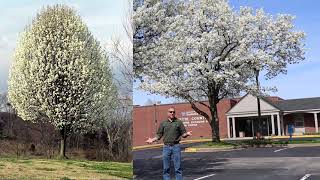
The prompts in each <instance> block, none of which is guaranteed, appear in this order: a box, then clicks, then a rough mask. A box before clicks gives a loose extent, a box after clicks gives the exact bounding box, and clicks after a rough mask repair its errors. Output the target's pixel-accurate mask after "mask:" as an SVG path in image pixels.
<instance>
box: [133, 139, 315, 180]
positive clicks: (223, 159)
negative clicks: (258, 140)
mask: <svg viewBox="0 0 320 180" xmlns="http://www.w3.org/2000/svg"><path fill="white" fill-rule="evenodd" d="M188 146H189V145H183V148H185V147H188ZM161 150H162V149H161V148H158V149H150V150H140V151H134V152H133V156H134V160H133V168H134V177H135V178H134V179H137V180H150V179H152V180H157V179H159V180H161V179H162V152H161ZM182 164H183V177H184V180H201V179H203V180H210V179H212V180H320V147H273V148H248V149H237V150H231V151H223V152H195V153H185V152H183V153H182ZM171 170H173V165H172V168H171ZM171 174H172V179H174V172H173V171H172V172H171Z"/></svg>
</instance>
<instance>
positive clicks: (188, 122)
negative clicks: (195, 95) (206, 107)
mask: <svg viewBox="0 0 320 180" xmlns="http://www.w3.org/2000/svg"><path fill="white" fill-rule="evenodd" d="M181 116H182V117H179V119H180V120H181V121H182V122H183V124H184V125H185V126H186V127H197V126H198V125H199V124H204V123H206V122H207V120H206V118H204V117H203V116H201V115H199V114H198V113H196V112H195V111H187V112H181ZM188 116H192V117H190V118H189V117H188Z"/></svg>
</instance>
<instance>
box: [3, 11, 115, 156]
mask: <svg viewBox="0 0 320 180" xmlns="http://www.w3.org/2000/svg"><path fill="white" fill-rule="evenodd" d="M8 90H9V92H8V94H9V101H10V103H11V104H12V105H13V107H14V108H15V109H16V110H17V111H18V114H19V116H20V117H21V118H23V119H24V120H31V121H35V120H36V119H39V118H41V119H46V121H47V122H49V123H51V124H52V125H54V127H55V128H57V129H58V130H59V131H60V135H61V142H60V144H61V145H60V156H61V157H66V155H65V147H66V139H67V136H68V135H69V134H70V133H72V132H87V131H92V130H94V129H96V128H97V127H99V125H100V124H101V123H100V121H102V120H104V119H103V118H101V115H104V114H106V111H107V110H108V108H107V107H108V104H109V103H111V102H113V99H114V96H116V88H115V87H114V86H113V83H112V77H111V72H110V69H109V66H108V59H107V57H106V55H105V53H104V52H103V50H102V49H101V47H100V45H99V42H98V41H97V40H96V39H95V38H94V37H93V35H92V34H91V33H90V32H89V30H88V27H87V26H86V25H85V24H84V22H82V20H81V18H80V17H79V16H78V15H76V12H75V11H74V10H73V9H71V8H69V7H67V6H64V5H55V6H52V7H47V8H45V9H43V10H42V11H41V12H40V13H39V14H38V15H37V17H36V18H35V19H34V20H33V22H32V24H31V25H29V26H27V27H26V29H25V31H24V32H23V33H22V35H21V37H20V40H19V42H18V46H17V48H16V51H15V57H14V61H13V63H12V66H11V68H10V74H9V87H8ZM102 112H103V113H102ZM103 117H105V116H103Z"/></svg>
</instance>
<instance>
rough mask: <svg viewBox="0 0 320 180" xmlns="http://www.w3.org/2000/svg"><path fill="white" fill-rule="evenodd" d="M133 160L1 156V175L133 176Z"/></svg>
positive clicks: (24, 177)
mask: <svg viewBox="0 0 320 180" xmlns="http://www.w3.org/2000/svg"><path fill="white" fill-rule="evenodd" d="M132 172H133V170H132V164H131V163H117V162H97V161H84V160H54V159H17V158H8V157H0V179H3V178H5V179H19V180H20V179H21V180H27V179H32V180H37V179H39V180H40V179H41V180H43V179H60V180H70V179H77V180H78V179H90V180H91V179H96V180H102V179H103V180H105V179H110V180H111V179H112V180H117V179H132V177H133V174H132Z"/></svg>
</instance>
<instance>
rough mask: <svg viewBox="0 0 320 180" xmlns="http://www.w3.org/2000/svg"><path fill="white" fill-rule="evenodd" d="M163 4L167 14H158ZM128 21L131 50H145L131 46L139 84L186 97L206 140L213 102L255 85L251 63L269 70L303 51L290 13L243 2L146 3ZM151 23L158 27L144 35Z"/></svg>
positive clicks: (213, 121) (215, 136) (214, 120)
mask: <svg viewBox="0 0 320 180" xmlns="http://www.w3.org/2000/svg"><path fill="white" fill-rule="evenodd" d="M172 4H173V5H174V6H173V5H172ZM172 7H174V8H172ZM161 9H163V10H161ZM168 9H170V12H171V14H169V15H168V14H166V13H161V12H167V11H168ZM172 9H173V10H172ZM172 12H174V13H172ZM150 14H153V16H151V15H150ZM150 19H152V21H151V20H150ZM149 20H150V21H149ZM160 22H161V23H160ZM288 23H289V24H288ZM134 24H135V28H136V30H135V32H139V33H138V38H136V39H135V37H134V43H135V42H138V43H136V44H134V49H135V48H136V49H137V50H141V49H143V50H144V52H143V51H139V52H138V51H135V50H134V53H137V55H135V54H134V58H135V59H134V62H135V64H134V68H137V69H138V70H135V73H137V77H141V79H142V82H141V88H142V89H144V90H147V91H149V92H151V93H158V94H161V95H164V96H168V97H175V98H178V99H184V100H187V101H188V102H190V104H191V106H192V108H193V109H194V110H195V111H196V112H197V113H198V114H200V115H202V116H204V117H205V118H206V119H207V121H208V122H209V124H210V126H211V129H212V140H213V141H220V137H219V122H218V114H217V104H218V102H219V101H220V100H221V99H222V98H224V97H227V96H233V95H236V94H238V93H239V92H240V91H247V92H251V93H257V92H258V91H259V89H257V87H256V86H255V83H254V82H255V73H254V71H252V68H253V67H256V68H260V69H262V67H265V69H266V70H268V75H276V74H277V73H278V72H284V71H285V68H286V65H287V63H291V62H297V61H298V60H299V58H300V57H302V55H303V50H302V49H301V46H302V44H301V42H300V41H301V39H302V38H303V36H304V34H303V33H300V32H294V31H293V30H292V27H293V25H292V18H291V16H288V15H279V16H278V18H277V19H273V18H272V17H271V16H270V15H267V14H265V13H264V12H263V11H261V10H258V11H257V12H256V13H254V12H253V10H252V9H250V8H240V10H239V12H237V11H235V10H233V9H232V8H231V7H230V6H229V4H228V2H227V1H225V0H198V1H178V2H177V1H174V2H172V3H171V4H170V3H168V4H166V3H164V2H161V1H155V0H149V1H145V2H144V3H143V4H142V5H141V6H139V7H137V8H136V10H135V12H134ZM261 25H262V26H263V27H264V28H268V29H267V30H265V29H262V28H260V26H261ZM265 26H266V27H265ZM158 27H159V29H160V30H161V31H160V32H161V33H155V34H154V36H152V38H150V33H149V32H155V31H156V30H157V28H158ZM150 29H151V30H150ZM261 34H267V35H264V36H262V35H261ZM141 39H143V40H149V41H142V40H141ZM150 39H151V40H150ZM141 42H143V43H141ZM284 48H286V49H284ZM296 59H298V60H296ZM257 61H258V62H259V63H256V62H257ZM136 65H137V66H136ZM266 89H268V88H266ZM203 99H207V100H208V103H204V102H203V101H201V100H203ZM205 109H207V110H208V111H209V112H210V114H208V113H206V112H207V111H206V110H205Z"/></svg>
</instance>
